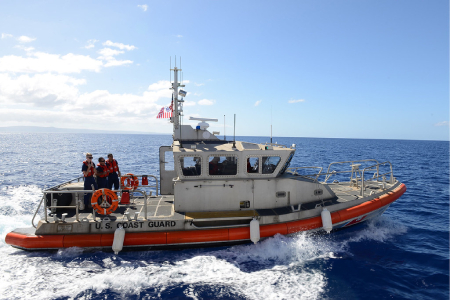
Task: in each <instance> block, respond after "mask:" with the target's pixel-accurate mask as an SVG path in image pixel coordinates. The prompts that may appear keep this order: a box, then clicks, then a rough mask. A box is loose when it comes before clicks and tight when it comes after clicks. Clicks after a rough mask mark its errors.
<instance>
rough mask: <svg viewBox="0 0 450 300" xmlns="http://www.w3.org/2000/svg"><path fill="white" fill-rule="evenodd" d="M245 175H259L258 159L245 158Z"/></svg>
mask: <svg viewBox="0 0 450 300" xmlns="http://www.w3.org/2000/svg"><path fill="white" fill-rule="evenodd" d="M247 173H259V157H249V158H247Z"/></svg>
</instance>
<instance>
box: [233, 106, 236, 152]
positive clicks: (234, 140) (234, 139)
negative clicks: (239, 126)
mask: <svg viewBox="0 0 450 300" xmlns="http://www.w3.org/2000/svg"><path fill="white" fill-rule="evenodd" d="M233 148H236V114H234V137H233Z"/></svg>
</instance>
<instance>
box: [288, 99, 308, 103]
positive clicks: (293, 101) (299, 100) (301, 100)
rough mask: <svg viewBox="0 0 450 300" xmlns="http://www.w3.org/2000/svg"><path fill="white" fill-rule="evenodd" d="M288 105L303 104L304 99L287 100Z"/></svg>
mask: <svg viewBox="0 0 450 300" xmlns="http://www.w3.org/2000/svg"><path fill="white" fill-rule="evenodd" d="M288 102H289V103H299V102H305V99H298V100H289V101H288Z"/></svg>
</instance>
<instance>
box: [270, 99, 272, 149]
mask: <svg viewBox="0 0 450 300" xmlns="http://www.w3.org/2000/svg"><path fill="white" fill-rule="evenodd" d="M270 143H271V144H272V106H270Z"/></svg>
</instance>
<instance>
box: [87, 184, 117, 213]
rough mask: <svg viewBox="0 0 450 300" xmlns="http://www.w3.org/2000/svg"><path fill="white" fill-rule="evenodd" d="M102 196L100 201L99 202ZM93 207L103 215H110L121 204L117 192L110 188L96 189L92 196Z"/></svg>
mask: <svg viewBox="0 0 450 300" xmlns="http://www.w3.org/2000/svg"><path fill="white" fill-rule="evenodd" d="M99 198H100V203H98V202H99ZM91 205H92V208H93V209H94V210H95V211H96V212H97V213H99V214H101V215H109V214H111V213H113V212H114V211H115V210H116V209H117V207H118V206H119V200H118V199H117V195H116V193H114V192H113V191H111V190H110V189H99V190H96V191H95V193H94V194H93V195H92V198H91Z"/></svg>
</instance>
